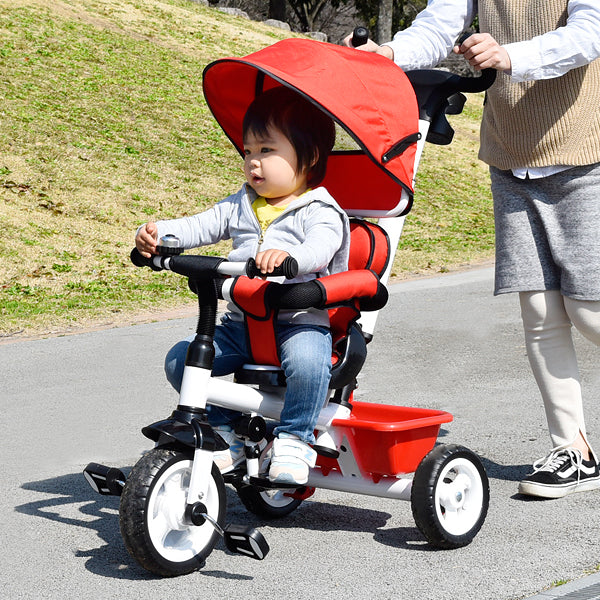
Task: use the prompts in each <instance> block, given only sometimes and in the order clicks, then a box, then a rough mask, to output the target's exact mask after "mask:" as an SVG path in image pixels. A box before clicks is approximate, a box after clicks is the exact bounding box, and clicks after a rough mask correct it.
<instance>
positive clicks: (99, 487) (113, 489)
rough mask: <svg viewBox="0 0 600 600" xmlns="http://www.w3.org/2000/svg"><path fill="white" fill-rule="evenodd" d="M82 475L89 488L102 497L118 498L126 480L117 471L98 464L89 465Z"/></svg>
mask: <svg viewBox="0 0 600 600" xmlns="http://www.w3.org/2000/svg"><path fill="white" fill-rule="evenodd" d="M83 475H84V477H85V478H86V480H87V482H88V483H89V484H90V486H91V488H92V489H93V490H94V491H95V492H98V493H99V494H102V495H103V496H120V495H121V492H122V491H123V486H124V485H125V479H126V477H125V475H123V473H122V472H121V471H120V470H119V469H115V468H114V467H107V466H105V465H100V464H98V463H90V464H89V465H88V466H87V467H86V468H85V469H84V470H83Z"/></svg>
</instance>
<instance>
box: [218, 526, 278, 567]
mask: <svg viewBox="0 0 600 600" xmlns="http://www.w3.org/2000/svg"><path fill="white" fill-rule="evenodd" d="M223 538H224V539H225V545H226V546H227V549H228V550H229V551H230V552H234V553H236V554H242V555H244V556H249V557H250V558H254V559H256V560H262V559H263V558H264V557H265V556H266V555H267V554H268V553H269V544H267V540H265V537H264V536H263V534H262V533H260V531H257V530H256V529H254V527H250V526H246V525H228V526H227V527H226V528H225V532H224V535H223Z"/></svg>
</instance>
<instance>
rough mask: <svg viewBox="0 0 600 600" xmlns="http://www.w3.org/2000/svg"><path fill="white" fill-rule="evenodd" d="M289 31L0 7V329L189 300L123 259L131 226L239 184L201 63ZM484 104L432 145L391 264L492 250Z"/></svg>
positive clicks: (445, 262)
mask: <svg viewBox="0 0 600 600" xmlns="http://www.w3.org/2000/svg"><path fill="white" fill-rule="evenodd" d="M290 35H291V34H290V33H289V32H284V31H281V30H277V29H273V28H270V27H267V26H265V25H262V24H260V23H254V22H252V21H248V20H245V19H239V18H236V17H232V16H229V15H226V14H223V13H221V12H219V11H216V10H214V9H210V8H206V7H203V6H201V5H199V4H196V3H193V2H189V1H188V0H162V1H158V0H144V1H143V2H141V1H135V0H121V1H119V2H117V1H116V0H11V2H10V3H4V4H2V5H0V232H1V235H0V256H1V258H2V260H1V261H0V339H1V338H5V339H7V338H8V339H15V338H17V337H19V336H24V335H30V334H39V333H52V332H54V333H56V332H61V331H68V330H69V329H73V328H78V327H82V326H86V325H89V324H90V323H110V322H123V321H124V320H125V321H127V320H130V321H132V320H134V315H139V314H140V313H142V312H143V311H150V312H151V311H154V310H161V311H162V310H165V309H168V308H169V307H175V306H181V305H183V304H185V303H193V299H192V298H191V295H190V293H189V291H188V290H187V287H186V284H185V281H183V280H182V278H179V277H174V276H172V275H170V274H166V273H161V274H155V273H151V272H149V271H147V270H142V269H135V268H133V267H132V266H131V265H130V263H129V260H128V255H129V251H130V249H131V247H132V245H133V235H134V231H135V229H136V228H137V227H138V225H140V224H141V223H143V222H145V221H147V220H149V219H159V218H172V217H177V216H181V215H184V214H194V213H196V212H198V211H200V210H202V209H203V208H205V207H207V206H209V205H211V204H212V203H214V202H215V201H217V200H219V199H220V198H222V197H224V196H226V195H227V194H229V193H231V192H232V191H234V190H235V189H237V187H238V186H239V185H240V184H241V182H242V181H243V175H242V171H241V161H240V159H239V157H238V155H237V154H236V153H235V152H234V151H233V149H232V148H231V147H230V144H229V142H228V141H227V139H226V138H225V136H224V135H223V133H222V132H221V129H220V128H219V126H218V125H217V124H216V123H215V122H214V120H213V119H212V117H211V115H210V112H209V110H208V109H207V107H206V105H205V103H204V99H203V96H202V90H201V81H202V70H203V68H204V67H205V66H206V64H207V63H209V62H211V61H212V60H215V59H217V58H221V57H224V56H242V55H245V54H248V53H250V52H253V51H255V50H258V49H260V48H262V47H264V46H266V45H269V44H272V43H274V42H276V41H277V40H279V39H281V38H283V37H286V36H288V37H289V36H290ZM480 113H481V98H479V97H477V98H475V101H474V102H473V103H472V104H471V108H469V109H468V110H467V111H466V112H465V113H464V114H463V115H461V116H459V117H456V118H454V121H453V122H454V124H455V126H456V129H457V134H456V142H455V143H454V144H452V145H451V146H449V147H447V148H437V147H431V146H430V147H428V148H427V150H428V152H427V153H426V155H425V157H424V160H423V163H422V164H423V168H422V170H421V174H420V177H419V181H418V188H417V194H416V196H415V207H414V209H413V212H412V213H411V215H410V216H409V218H408V219H407V224H406V227H405V233H404V236H403V240H402V242H401V247H400V248H399V250H398V254H397V257H396V262H395V267H394V269H395V274H396V275H399V276H402V275H403V274H407V273H415V272H431V273H434V272H439V271H445V270H451V269H453V268H455V267H456V266H457V265H461V264H465V263H470V262H473V261H478V260H480V259H482V258H486V257H489V256H490V253H491V248H492V243H493V239H492V238H493V225H492V215H491V204H490V199H489V188H488V180H487V173H486V170H485V168H484V167H483V166H482V165H481V164H480V163H478V162H477V160H476V148H477V139H476V138H477V130H478V120H479V118H480ZM211 251H212V252H215V253H223V252H226V247H217V248H213V249H211Z"/></svg>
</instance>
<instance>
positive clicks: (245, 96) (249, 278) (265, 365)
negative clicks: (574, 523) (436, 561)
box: [84, 39, 494, 577]
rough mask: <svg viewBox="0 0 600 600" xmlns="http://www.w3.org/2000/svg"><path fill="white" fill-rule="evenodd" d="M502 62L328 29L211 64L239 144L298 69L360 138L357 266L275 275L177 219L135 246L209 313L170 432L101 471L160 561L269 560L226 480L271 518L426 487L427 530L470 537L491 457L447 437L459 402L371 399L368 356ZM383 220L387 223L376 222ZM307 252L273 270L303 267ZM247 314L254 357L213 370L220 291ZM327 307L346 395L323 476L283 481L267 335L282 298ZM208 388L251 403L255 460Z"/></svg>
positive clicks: (331, 417)
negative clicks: (366, 396)
mask: <svg viewBox="0 0 600 600" xmlns="http://www.w3.org/2000/svg"><path fill="white" fill-rule="evenodd" d="M493 80H494V73H493V72H491V73H490V72H484V74H483V75H482V76H481V77H477V78H465V77H460V76H458V75H455V74H451V73H448V72H444V71H437V70H426V71H414V72H409V73H404V72H403V71H402V70H401V69H399V68H398V67H396V66H395V65H394V64H393V63H392V62H391V61H389V60H387V59H384V58H382V57H380V56H377V55H374V54H370V53H367V52H360V51H357V50H354V49H350V48H343V47H339V46H333V45H331V44H324V43H320V42H315V41H310V40H302V39H288V40H283V41H281V42H278V43H276V44H274V45H273V46H270V47H268V48H265V49H263V50H261V51H259V52H256V53H253V54H251V55H249V56H246V57H243V58H226V59H221V60H217V61H215V62H213V63H211V64H209V65H208V66H207V67H206V69H205V71H204V78H203V90H204V95H205V98H206V101H207V103H208V106H209V107H210V109H211V110H212V112H213V114H214V116H215V118H216V120H217V121H218V122H219V124H220V125H221V127H222V128H223V130H224V131H225V133H226V134H227V135H228V137H229V138H230V140H231V141H232V143H233V144H234V146H235V147H236V149H238V151H240V153H242V152H243V143H242V139H241V131H242V128H241V120H242V118H243V115H244V113H245V111H246V109H247V107H248V105H249V104H250V102H251V101H252V99H253V98H254V97H255V96H256V95H257V94H260V93H262V91H264V90H267V89H270V88H272V87H275V86H280V85H283V86H288V87H290V88H292V89H294V90H296V91H297V92H298V93H300V94H302V95H303V96H305V97H306V98H308V99H309V100H310V101H311V102H313V103H314V104H315V105H316V106H318V107H319V108H320V109H321V110H323V111H325V112H326V113H327V114H328V115H330V116H331V117H332V118H333V119H334V121H335V122H336V123H337V125H338V127H339V129H340V131H341V132H342V135H341V136H340V137H341V138H342V139H345V140H346V141H345V142H344V143H346V145H347V146H352V147H345V148H339V149H336V150H335V151H334V153H333V154H332V155H331V157H330V159H329V162H328V167H327V175H326V178H325V181H324V183H323V185H324V186H325V187H326V188H327V189H328V190H329V191H330V193H331V194H332V195H333V196H334V197H335V198H336V199H337V201H338V203H339V204H340V205H341V206H342V207H343V208H344V209H345V210H346V212H347V213H348V215H349V216H350V218H351V250H350V261H349V269H348V271H347V272H344V273H337V274H335V275H330V276H327V277H323V278H320V279H316V280H313V281H310V282H305V283H294V284H286V283H285V282H283V283H279V282H273V281H269V279H268V278H264V277H262V276H261V277H257V275H259V273H258V272H257V270H256V266H255V264H254V263H253V261H252V260H249V261H248V262H246V263H236V262H230V261H228V260H226V259H224V258H219V257H211V256H199V255H186V254H182V251H181V248H180V245H179V241H178V240H177V238H174V237H173V236H165V237H164V238H162V239H161V241H160V244H159V253H158V254H157V255H154V256H152V257H150V258H144V257H143V256H142V255H141V254H140V253H139V252H137V250H135V249H134V250H133V251H132V253H131V259H132V262H133V263H134V264H135V265H136V266H138V267H150V268H152V269H154V270H157V271H158V270H169V271H172V272H174V273H177V274H179V275H181V276H184V277H187V278H188V282H189V287H190V289H191V290H192V292H194V293H195V294H196V295H197V296H198V306H199V317H198V324H197V328H196V336H195V338H194V340H193V341H192V342H191V344H190V347H189V350H188V354H187V359H186V366H185V370H184V376H183V382H182V387H181V392H180V396H179V401H178V405H177V407H176V409H175V410H174V411H173V413H172V414H171V415H170V416H169V417H168V418H166V419H164V420H161V421H158V422H156V423H152V424H150V425H148V426H146V427H144V428H143V429H142V433H143V434H144V435H145V436H146V437H147V438H149V439H150V440H151V441H152V442H154V447H153V448H152V449H150V450H149V451H147V452H146V453H144V454H143V455H142V457H141V458H140V459H139V460H138V462H137V463H136V464H135V465H134V466H133V468H132V469H131V472H130V473H129V475H128V476H127V477H126V476H125V475H124V473H123V472H122V471H121V470H120V469H117V468H114V467H108V466H105V465H100V464H97V463H90V464H89V465H88V466H87V467H86V468H85V470H84V474H85V477H86V479H87V480H88V482H89V483H90V485H91V486H92V487H93V489H94V490H95V491H97V492H99V493H100V494H113V495H119V496H121V499H120V507H119V519H120V528H121V533H122V536H123V539H124V542H125V545H126V547H127V549H128V551H129V552H130V554H131V555H132V556H133V557H134V558H135V559H136V560H137V561H138V562H139V564H140V565H142V566H143V567H144V568H145V569H147V570H149V571H151V572H152V573H155V574H157V575H159V576H167V577H168V576H176V575H182V574H186V573H190V572H192V571H194V570H197V569H199V568H202V567H203V566H204V564H205V562H206V560H207V558H208V557H209V555H210V554H211V552H212V551H213V549H214V548H215V545H216V543H217V541H218V540H219V538H220V537H223V539H224V541H225V544H226V547H227V548H228V549H229V550H230V551H231V552H234V553H238V554H242V555H245V556H248V557H251V558H255V559H263V558H265V556H266V555H267V553H268V551H269V546H268V543H267V541H266V540H265V538H264V536H263V535H262V534H261V533H260V532H259V531H257V530H256V529H255V528H253V527H251V526H249V525H244V524H241V525H240V524H228V525H227V524H226V521H227V518H226V493H225V486H226V485H231V486H233V488H234V489H235V491H236V492H237V495H238V496H239V499H240V501H241V502H242V503H243V505H244V506H245V507H246V508H247V509H248V510H249V511H250V512H252V513H255V514H257V515H260V516H261V517H263V518H281V517H284V516H286V515H288V514H290V513H291V512H292V511H294V510H296V509H297V508H298V507H299V506H300V504H301V503H302V502H303V501H305V500H306V499H308V498H309V497H310V496H311V495H312V494H314V493H315V491H316V490H317V489H329V490H337V491H343V492H348V493H355V494H366V495H372V496H377V497H384V498H394V499H399V500H408V501H410V503H411V507H412V514H413V517H414V520H415V523H416V525H417V527H418V529H419V530H420V531H421V532H422V533H423V535H424V536H425V538H426V539H427V540H428V542H429V543H430V544H431V545H432V546H434V547H437V548H445V549H449V548H458V547H461V546H465V545H467V544H469V543H470V542H471V541H472V540H473V539H474V538H475V536H476V535H477V533H478V532H479V530H480V529H481V527H482V525H483V523H484V521H485V518H486V515H487V510H488V504H489V484H488V478H487V475H486V472H485V469H484V467H483V465H482V462H481V460H480V459H479V457H478V456H477V455H476V454H475V453H474V452H472V451H471V450H469V449H468V448H466V447H464V446H461V445H456V444H448V445H446V444H436V441H437V437H438V434H439V430H440V427H441V425H442V424H444V423H448V422H450V421H451V420H452V415H451V414H449V413H448V412H445V411H441V410H432V409H426V408H416V407H407V406H397V405H394V404H382V403H375V402H364V401H358V400H355V399H354V390H355V389H356V387H357V376H358V374H359V372H360V370H361V368H362V366H363V364H364V362H365V360H366V357H367V348H368V344H369V342H370V341H371V339H372V337H373V331H374V327H375V322H376V318H377V314H378V312H379V310H381V309H382V308H383V307H384V306H385V304H386V301H387V289H386V287H385V286H386V283H387V281H388V279H389V276H390V273H391V267H392V260H391V258H392V257H393V254H394V252H395V249H396V247H397V245H398V242H399V239H400V235H401V232H402V225H403V222H404V218H405V215H406V214H407V213H408V212H409V210H410V208H411V205H412V199H413V184H414V176H415V172H416V169H417V166H418V162H419V159H420V156H421V152H422V150H423V146H424V144H425V142H426V141H430V142H432V143H436V144H448V143H450V141H451V140H452V137H453V130H452V128H451V126H450V124H449V123H448V121H447V119H446V115H447V114H456V113H459V112H460V111H461V110H462V106H463V104H464V102H465V96H464V95H463V92H478V91H483V90H484V89H486V88H487V87H489V85H491V84H492V83H493ZM376 220H377V222H375V221H376ZM296 268H297V265H295V264H294V260H293V259H292V258H290V257H288V259H286V262H284V264H283V265H282V266H281V267H280V268H279V269H278V271H277V272H275V273H273V274H272V275H274V276H275V275H276V276H280V277H287V278H293V277H294V275H295V272H296ZM220 299H225V300H228V301H233V302H235V303H236V304H237V305H238V306H239V307H241V308H242V309H243V311H244V314H245V323H246V328H247V332H248V335H249V340H250V344H251V347H252V351H253V357H254V359H255V360H254V364H247V365H244V367H243V368H241V369H240V370H238V371H237V372H236V373H235V376H234V379H233V381H230V380H226V379H222V378H217V377H213V376H212V374H211V369H212V361H213V357H214V349H213V344H212V342H213V334H214V331H215V324H216V319H217V313H218V307H219V304H218V303H219V300H220ZM309 307H315V308H320V309H327V310H328V311H329V315H330V324H331V330H332V339H333V348H332V365H333V366H332V378H331V383H330V395H329V399H328V401H327V403H326V404H325V406H324V407H323V409H322V410H321V413H320V416H319V420H318V423H317V425H316V431H315V435H316V442H315V444H314V445H313V449H314V450H316V452H317V454H318V458H317V462H316V465H315V466H314V467H313V468H311V470H310V473H309V478H308V482H307V483H306V484H305V485H302V486H298V485H292V484H281V483H277V484H276V483H272V482H271V481H270V480H269V479H268V477H267V476H266V473H267V472H268V465H269V459H270V453H271V446H272V441H273V434H272V431H273V427H274V425H275V424H276V423H277V420H278V418H279V416H280V414H281V409H282V406H283V397H284V390H285V378H284V377H283V374H282V371H281V368H280V366H279V364H278V362H277V354H276V352H275V353H274V352H273V351H272V348H271V345H270V344H268V343H266V341H267V340H271V339H273V337H274V336H273V328H274V327H275V326H276V325H275V320H276V315H277V311H278V310H279V309H282V308H283V309H289V308H309ZM208 405H213V406H218V407H222V408H230V409H234V410H236V411H240V412H241V413H243V415H244V416H243V418H241V419H240V420H239V421H238V422H237V423H236V425H235V432H236V434H237V435H238V436H240V437H241V438H242V439H243V440H244V447H245V461H243V462H242V463H241V464H239V465H238V466H236V468H235V469H233V470H232V471H229V472H227V473H225V474H222V473H221V472H220V471H219V469H218V468H217V467H216V465H215V464H214V463H213V453H214V452H216V451H219V450H223V449H225V448H227V444H226V442H225V441H224V440H223V439H222V438H221V437H220V435H219V434H218V433H217V432H216V431H215V429H214V428H213V427H211V425H210V424H209V422H208V420H207V416H206V407H207V406H208Z"/></svg>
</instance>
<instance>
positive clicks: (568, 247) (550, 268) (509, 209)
mask: <svg viewBox="0 0 600 600" xmlns="http://www.w3.org/2000/svg"><path fill="white" fill-rule="evenodd" d="M490 175H491V179H492V195H493V198H494V215H495V223H496V282H495V293H496V294H503V293H506V292H531V291H543V290H560V291H561V293H562V294H563V295H565V296H569V297H570V298H574V299H576V300H600V163H598V164H595V165H588V166H585V167H573V168H571V169H568V170H567V171H562V172H561V173H557V174H555V175H551V176H550V177H543V178H541V179H518V178H517V177H515V176H514V175H513V174H512V172H511V171H500V170H499V169H496V168H495V167H491V168H490Z"/></svg>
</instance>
